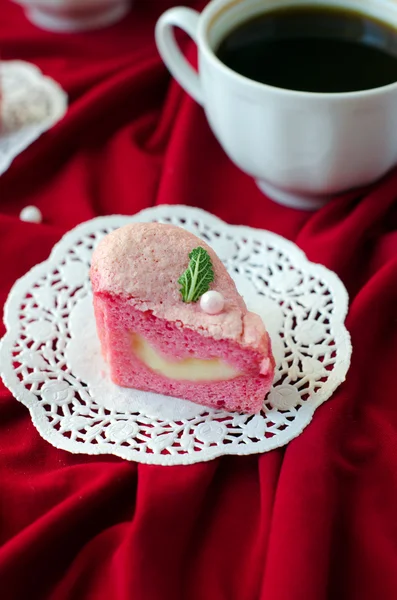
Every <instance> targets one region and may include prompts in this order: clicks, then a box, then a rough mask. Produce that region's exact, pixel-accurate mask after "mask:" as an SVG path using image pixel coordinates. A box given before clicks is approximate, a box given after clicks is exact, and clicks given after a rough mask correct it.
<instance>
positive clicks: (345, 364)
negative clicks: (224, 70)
mask: <svg viewBox="0 0 397 600" xmlns="http://www.w3.org/2000/svg"><path fill="white" fill-rule="evenodd" d="M160 208H161V209H163V208H164V209H165V214H166V215H170V214H171V213H173V212H174V211H175V213H176V214H178V209H179V211H180V210H181V209H183V210H184V211H185V212H186V211H188V212H191V214H196V215H199V214H201V215H203V216H205V218H206V219H207V221H208V220H212V222H213V223H214V224H219V226H222V227H225V226H226V227H228V228H232V229H233V230H235V231H238V232H240V233H246V234H252V233H253V232H255V234H256V235H261V234H262V235H263V236H266V237H268V238H269V236H270V238H273V239H277V240H278V242H279V243H281V244H282V245H284V247H288V249H289V250H290V252H291V254H292V255H293V256H294V257H295V258H297V259H298V262H303V263H309V264H310V265H311V267H312V270H313V268H315V270H316V272H317V273H318V274H323V275H324V279H326V280H327V281H330V280H332V284H333V286H335V288H337V289H338V302H339V305H340V307H341V308H340V310H339V311H338V318H336V315H333V317H334V319H335V322H336V323H337V325H338V336H339V337H338V339H339V342H340V343H341V344H343V345H344V346H345V356H344V358H342V359H341V361H340V363H339V364H338V367H337V368H336V369H335V370H334V372H333V373H332V374H331V375H330V377H329V381H328V386H327V387H328V390H327V393H325V391H323V390H321V391H319V392H317V394H316V396H315V401H313V402H312V403H311V404H310V405H308V404H307V405H303V406H302V408H301V410H302V409H303V408H304V409H305V410H304V413H305V417H306V420H305V421H304V423H303V424H302V427H301V428H299V430H294V431H293V432H291V433H290V435H288V433H289V429H286V430H285V434H284V433H283V432H282V433H281V434H279V435H277V436H275V439H274V443H273V444H272V443H271V442H269V440H268V439H267V440H266V451H270V450H274V449H276V448H280V447H282V446H284V445H286V444H287V443H289V442H290V441H292V440H293V439H294V438H296V437H298V436H299V435H300V434H301V433H302V431H303V430H304V429H305V428H306V427H307V426H308V425H309V424H310V422H311V421H312V419H313V415H314V413H315V411H316V410H317V408H318V407H319V406H321V404H323V403H324V402H325V401H326V400H328V399H329V398H330V397H331V396H332V394H333V393H334V392H335V390H336V389H337V388H338V387H339V385H340V384H341V383H343V382H344V381H345V379H346V374H347V372H348V369H349V366H350V359H351V354H352V344H351V337H350V333H349V332H348V330H347V329H346V327H345V325H344V318H345V316H346V314H347V310H348V294H347V290H346V289H345V287H344V286H343V284H342V282H341V281H340V279H339V278H338V277H337V275H336V274H335V273H333V272H332V271H330V270H329V269H327V268H326V267H324V266H323V265H320V264H316V263H312V262H310V261H309V260H308V259H307V257H306V255H305V253H304V252H303V251H302V250H300V249H299V248H298V247H297V246H296V245H295V244H293V243H292V242H289V241H288V240H286V239H285V238H283V237H282V236H279V235H277V234H275V233H272V232H267V231H262V230H260V229H255V228H252V227H247V226H239V225H228V224H227V223H225V222H224V221H222V220H221V219H219V218H218V217H215V216H214V215H211V214H210V213H208V212H206V211H204V210H202V209H196V208H193V207H187V206H183V205H161V207H154V208H148V209H144V210H143V211H141V212H139V213H137V214H136V215H133V216H125V215H112V216H110V217H108V216H104V217H96V218H94V219H91V220H89V221H86V222H84V223H81V224H80V225H78V226H77V227H75V228H74V229H73V230H71V231H69V232H67V233H66V234H65V235H64V236H63V237H62V238H61V239H60V240H59V242H57V243H56V244H55V245H54V247H53V249H52V251H51V254H50V256H49V258H48V259H47V260H45V261H43V262H42V263H40V264H38V265H35V266H34V267H32V269H30V270H29V271H28V272H27V273H26V274H25V275H23V276H22V277H21V278H19V279H18V280H17V281H16V282H15V284H14V286H13V288H12V290H11V292H10V294H9V296H8V298H7V300H6V303H5V306H4V323H5V326H6V329H7V331H6V333H5V335H4V337H3V338H2V339H1V340H0V359H1V360H0V364H2V365H4V366H5V362H4V361H5V360H6V359H7V358H8V357H9V356H10V355H11V352H9V354H7V348H8V345H10V346H11V344H12V342H13V341H14V337H13V335H12V330H11V320H12V316H13V310H14V309H15V311H17V309H18V305H17V303H16V302H14V300H15V299H16V298H17V297H18V296H19V295H20V294H21V293H23V292H24V291H26V286H27V285H28V284H29V282H30V280H31V279H33V278H36V277H37V276H39V274H40V273H41V272H43V274H45V272H46V270H47V267H48V264H51V263H54V264H55V263H56V262H57V261H58V260H59V258H60V256H58V255H59V254H60V253H61V252H65V251H67V246H66V244H70V242H74V241H75V239H76V238H78V237H79V236H80V235H81V234H82V233H83V232H85V233H87V231H91V230H92V225H93V224H94V223H95V224H96V225H99V226H100V225H101V223H103V224H105V223H106V226H107V227H109V225H112V224H113V225H119V223H120V221H122V222H125V223H128V222H131V221H137V220H139V219H140V218H143V217H145V216H146V217H148V216H150V214H151V213H154V214H156V216H159V212H161V211H159V209H160ZM10 349H11V348H10ZM9 366H10V367H11V366H12V365H9ZM9 374H11V379H9V378H8V377H7V372H6V370H5V367H4V368H3V369H2V371H1V372H0V376H1V378H2V380H3V382H4V384H5V385H6V387H7V388H8V389H10V390H12V393H13V394H14V396H15V398H16V399H17V400H18V401H19V402H21V403H22V404H24V405H25V406H26V407H27V408H28V409H29V412H30V415H31V419H32V422H33V424H34V426H35V427H36V429H37V431H38V432H39V434H40V436H41V437H42V438H43V439H45V440H46V441H48V442H49V443H51V444H52V445H53V446H55V447H56V448H58V449H60V450H66V451H68V452H71V453H73V454H81V453H84V454H88V455H106V454H108V455H115V456H119V457H120V458H123V459H126V460H135V459H136V458H137V457H138V456H139V462H141V463H145V464H158V465H160V464H161V465H164V466H172V465H174V464H175V463H174V462H173V455H170V456H169V457H168V456H166V455H162V454H161V455H155V454H144V453H140V452H136V451H134V450H130V449H126V450H124V449H123V448H113V449H112V451H110V450H109V448H108V447H106V445H105V444H103V445H102V444H96V445H94V446H93V445H88V447H87V445H86V444H85V443H83V442H76V441H75V440H69V439H68V438H65V437H64V436H62V435H61V434H59V433H58V432H57V431H56V430H54V429H53V428H52V427H51V426H50V424H49V423H48V421H47V419H46V418H45V417H44V414H45V413H44V411H43V409H42V407H41V406H40V403H39V402H38V400H37V398H36V396H35V395H34V394H31V393H30V392H29V391H27V390H26V388H24V387H23V385H22V383H21V382H20V381H19V380H18V379H17V377H16V376H15V374H14V372H13V371H12V369H10V371H9ZM329 392H331V393H329ZM37 413H39V415H38V414H37ZM302 414H303V413H302ZM79 447H81V451H80V450H79ZM264 449H265V448H263V449H261V448H260V444H259V443H258V447H257V448H256V449H255V452H252V449H251V448H249V447H247V448H246V449H245V451H244V450H242V451H238V450H236V449H235V448H234V449H233V452H225V451H224V449H219V450H217V449H216V448H214V451H213V452H211V451H208V452H207V453H206V454H205V455H204V456H203V458H202V459H201V460H200V461H199V462H206V461H209V460H213V459H214V458H217V457H218V456H222V455H237V456H246V455H250V454H253V453H255V454H259V453H261V452H262V451H263V450H264ZM230 450H231V448H230ZM156 456H158V457H159V456H161V462H160V461H159V460H156ZM196 462H197V461H196V460H190V455H189V454H186V455H179V456H178V464H192V463H196Z"/></svg>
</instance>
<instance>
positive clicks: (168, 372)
mask: <svg viewBox="0 0 397 600" xmlns="http://www.w3.org/2000/svg"><path fill="white" fill-rule="evenodd" d="M131 345H132V350H133V352H134V354H135V356H136V357H137V358H139V360H140V361H141V362H143V363H144V364H145V365H146V366H147V367H149V369H151V370H152V371H155V372H156V373H159V374H160V375H163V376H164V377H168V378H169V379H178V380H180V381H226V380H228V379H234V378H235V377H238V376H239V375H240V374H241V373H239V372H238V371H237V370H236V369H235V368H233V367H232V366H231V365H229V364H228V363H226V362H225V361H224V360H221V359H220V358H210V359H208V360H205V359H200V358H182V359H180V360H169V359H167V358H165V357H164V356H162V355H161V354H159V353H158V352H157V350H155V349H154V348H153V346H151V345H150V344H149V343H148V342H147V341H146V340H145V338H143V337H142V336H140V335H138V334H136V333H133V334H131Z"/></svg>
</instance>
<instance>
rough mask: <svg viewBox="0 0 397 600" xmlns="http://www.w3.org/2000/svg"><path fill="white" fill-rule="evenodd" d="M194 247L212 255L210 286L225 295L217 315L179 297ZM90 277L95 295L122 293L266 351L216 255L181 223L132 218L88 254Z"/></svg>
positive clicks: (260, 330) (257, 325) (255, 319)
mask: <svg viewBox="0 0 397 600" xmlns="http://www.w3.org/2000/svg"><path fill="white" fill-rule="evenodd" d="M198 246H201V247H202V248H205V250H207V252H208V253H209V255H210V257H211V261H212V266H213V269H214V275H215V277H214V282H213V283H212V284H211V289H214V290H217V291H218V292H220V293H221V294H223V296H224V298H225V307H224V310H223V311H222V312H221V313H220V314H218V315H209V314H206V313H204V312H203V311H202V310H201V308H200V303H199V302H196V303H190V304H186V303H184V302H183V301H182V296H181V294H180V287H181V286H180V284H179V283H178V279H179V277H180V276H181V275H182V273H183V272H184V271H185V270H186V268H187V266H188V264H189V253H190V252H191V251H192V250H193V248H197V247H198ZM91 281H92V286H93V290H94V293H95V294H101V293H103V294H110V295H117V296H121V297H123V298H125V299H126V300H128V302H129V303H131V304H132V305H133V306H134V307H136V308H137V309H139V310H150V311H152V313H153V314H154V315H155V316H157V317H160V318H163V319H166V320H168V321H172V322H176V323H178V322H179V323H181V324H182V325H183V326H185V327H189V328H190V329H194V330H195V331H198V332H199V333H201V334H202V335H207V336H210V337H213V338H215V339H223V338H227V339H232V340H235V341H237V342H239V343H241V344H242V345H244V346H250V347H253V348H257V349H258V350H261V351H264V352H267V346H268V342H267V334H266V330H265V327H264V325H263V322H262V320H261V318H260V317H259V316H258V315H256V314H254V313H251V312H249V311H248V310H247V307H246V305H245V303H244V300H243V299H242V297H241V296H240V295H239V293H238V292H237V289H236V286H235V284H234V282H233V280H232V279H231V277H230V275H229V274H228V272H227V271H226V268H225V267H224V265H223V263H222V262H221V260H220V259H219V258H218V257H217V255H216V254H215V252H214V251H213V250H212V249H211V248H210V247H209V246H208V245H207V244H206V243H205V242H203V241H202V240H201V239H199V238H198V237H196V236H195V235H193V234H192V233H189V232H188V231H185V230H184V229H181V228H180V227H176V226H174V225H165V224H161V223H132V224H130V225H126V226H125V227H121V228H120V229H117V230H116V231H113V232H112V233H110V234H109V235H107V236H106V237H105V238H104V239H103V240H102V241H101V242H100V243H99V245H98V247H97V248H96V250H95V252H94V254H93V257H92V264H91Z"/></svg>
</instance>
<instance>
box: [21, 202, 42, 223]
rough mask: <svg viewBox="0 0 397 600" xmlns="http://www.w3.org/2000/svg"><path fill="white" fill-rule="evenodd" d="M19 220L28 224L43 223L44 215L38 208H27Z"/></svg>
mask: <svg viewBox="0 0 397 600" xmlns="http://www.w3.org/2000/svg"><path fill="white" fill-rule="evenodd" d="M19 218H20V219H21V221H26V222H27V223H41V222H42V220H43V215H42V214H41V211H40V210H39V209H38V208H37V206H25V208H23V209H22V210H21V212H20V214H19Z"/></svg>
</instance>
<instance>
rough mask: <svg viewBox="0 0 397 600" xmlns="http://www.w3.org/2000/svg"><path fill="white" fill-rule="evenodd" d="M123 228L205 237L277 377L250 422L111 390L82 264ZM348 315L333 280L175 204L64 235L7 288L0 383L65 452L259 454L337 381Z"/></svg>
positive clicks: (167, 457) (308, 415)
mask: <svg viewBox="0 0 397 600" xmlns="http://www.w3.org/2000/svg"><path fill="white" fill-rule="evenodd" d="M131 221H160V222H166V223H173V224H176V225H179V226H181V227H184V228H186V229H187V230H189V231H191V232H192V233H195V234H196V235H198V236H199V237H201V238H203V239H205V240H206V241H207V243H209V244H210V245H211V246H212V247H213V248H214V250H215V251H216V252H217V253H218V255H219V256H220V258H221V259H222V260H223V262H224V264H225V265H226V267H227V269H228V271H229V273H230V274H231V275H232V277H233V278H234V280H235V281H236V284H237V286H238V289H239V291H240V293H241V294H242V295H243V296H244V298H245V300H246V302H247V304H248V306H249V308H250V309H251V310H254V311H256V312H258V313H259V314H260V315H261V316H262V317H263V319H264V322H265V324H266V327H267V328H268V330H269V333H270V336H271V339H272V343H273V350H274V354H275V357H276V361H277V370H276V376H275V381H274V386H273V388H272V390H271V391H270V393H269V394H268V396H267V398H266V400H265V403H264V408H263V411H262V413H261V414H260V415H256V416H249V415H243V414H237V413H228V412H225V411H222V410H215V409H209V408H206V407H203V406H199V405H196V404H193V403H191V402H187V401H184V400H179V399H177V398H170V397H167V396H161V395H157V394H150V393H146V392H140V391H137V390H131V389H125V388H120V387H117V386H116V385H114V384H113V383H112V382H111V381H110V380H109V378H108V377H107V375H106V365H105V364H104V361H103V359H102V357H101V353H100V347H99V342H98V339H97V336H96V332H95V322H94V315H93V309H92V303H91V301H92V299H91V288H90V282H89V265H90V261H91V254H92V251H93V248H94V247H95V245H96V244H97V243H98V242H99V240H100V239H101V238H102V237H103V236H104V235H105V234H107V233H109V232H110V231H112V230H114V229H116V228H117V227H120V226H122V225H125V224H126V223H129V222H131ZM347 306H348V296H347V292H346V290H345V288H344V286H343V284H342V283H341V282H340V280H339V279H338V277H337V276H336V275H335V274H334V273H332V272H331V271H329V270H327V269H326V268H325V267H323V266H321V265H316V264H313V263H310V262H308V260H307V259H306V257H305V255H304V254H303V252H302V251H301V250H299V248H297V246H295V245H294V244H293V243H291V242H289V241H287V240H285V239H283V238H281V237H280V236H277V235H275V234H273V233H270V232H267V231H261V230H257V229H251V228H248V227H236V226H230V225H227V224H226V223H224V222H223V221H220V220H219V219H217V218H216V217H214V216H212V215H210V214H209V213H206V212H204V211H202V210H199V209H195V208H189V207H186V206H159V207H155V208H150V209H147V210H144V211H143V212H141V213H139V214H137V215H135V216H134V217H122V216H112V217H100V218H97V219H94V220H92V221H89V222H87V223H84V224H82V225H80V226H78V227H76V229H74V230H72V231H71V232H69V233H68V234H67V235H66V236H65V237H64V238H63V239H62V240H61V241H60V242H59V243H58V244H57V245H56V246H55V247H54V249H53V251H52V253H51V256H50V258H49V259H48V260H47V261H46V262H44V263H42V264H40V265H37V266H36V267H34V268H33V269H32V270H31V271H30V272H29V273H27V274H26V275H25V276H24V277H23V278H22V279H20V280H19V281H17V282H16V284H15V285H14V287H13V289H12V291H11V293H10V295H9V298H8V300H7V303H6V307H5V324H6V327H7V334H6V335H5V337H4V338H3V340H2V343H1V346H0V364H1V368H2V377H3V380H4V382H5V384H6V385H7V386H8V387H9V389H10V390H11V391H12V392H13V394H14V395H15V396H16V398H17V399H18V400H20V401H21V402H22V403H23V404H25V405H26V406H27V407H28V408H29V410H30V412H31V416H32V420H33V423H34V424H35V426H36V427H37V429H38V431H39V432H40V434H41V435H42V436H43V438H45V439H46V440H48V441H49V442H50V443H51V444H53V445H54V446H56V447H57V448H62V449H64V450H68V451H70V452H75V453H79V452H80V453H87V454H106V453H111V454H116V455H118V456H121V457H123V458H126V459H128V460H136V461H139V462H144V463H153V464H161V465H175V464H188V463H194V462H200V461H205V460H209V459H212V458H214V457H216V456H220V455H222V454H252V453H257V452H265V451H268V450H271V449H273V448H276V447H279V446H282V445H284V444H286V443H287V442H289V441H290V440H292V439H293V438H294V437H296V436H297V435H299V434H300V433H301V432H302V430H303V429H304V428H305V427H306V425H308V424H309V422H310V421H311V419H312V417H313V413H314V411H315V409H316V408H317V407H318V406H319V405H320V404H321V403H322V402H324V401H325V400H327V399H328V398H329V397H330V396H331V395H332V393H333V391H334V390H335V388H336V387H337V386H338V385H339V384H340V383H341V382H342V381H343V380H344V378H345V375H346V372H347V369H348V367H349V364H350V355H351V344H350V337H349V334H348V332H347V331H346V329H345V327H344V319H345V316H346V312H347Z"/></svg>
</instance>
